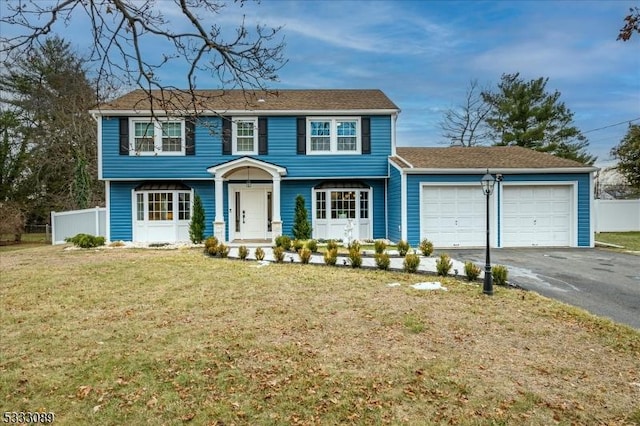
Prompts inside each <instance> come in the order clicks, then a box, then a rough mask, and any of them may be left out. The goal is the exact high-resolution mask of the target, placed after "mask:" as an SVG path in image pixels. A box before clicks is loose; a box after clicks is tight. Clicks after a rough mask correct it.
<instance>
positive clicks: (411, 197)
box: [389, 168, 591, 247]
mask: <svg viewBox="0 0 640 426" xmlns="http://www.w3.org/2000/svg"><path fill="white" fill-rule="evenodd" d="M482 176H483V174H478V175H408V176H407V222H408V223H407V235H408V240H409V243H410V244H411V245H412V246H415V245H416V244H419V242H420V183H421V182H429V183H468V182H477V183H478V191H481V189H480V179H481V178H482ZM391 180H393V168H392V179H391ZM553 181H555V182H574V181H575V182H578V186H577V188H578V194H577V200H578V203H577V209H578V212H577V224H576V226H577V229H576V234H577V237H578V238H577V239H578V247H589V246H590V241H591V216H590V210H589V208H590V200H589V173H573V174H571V173H566V174H565V173H553V174H521V175H515V174H514V175H509V174H504V180H503V182H505V183H506V182H530V183H531V184H535V182H553ZM501 194H502V191H501V188H500V187H497V188H496V189H495V192H494V196H497V197H501ZM389 201H390V203H392V201H391V191H390V195H389ZM497 204H498V209H500V206H501V200H500V198H498V203H497ZM389 208H390V211H391V208H392V206H389ZM391 217H392V215H391V213H389V218H390V222H389V223H390V229H391ZM500 217H501V212H500V210H498V218H497V226H498V227H497V229H500V223H499V218H500ZM492 226H493V225H492ZM390 238H391V237H390ZM391 239H393V238H391ZM498 241H499V243H500V241H501V238H500V235H498Z"/></svg>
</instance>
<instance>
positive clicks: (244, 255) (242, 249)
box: [238, 246, 249, 260]
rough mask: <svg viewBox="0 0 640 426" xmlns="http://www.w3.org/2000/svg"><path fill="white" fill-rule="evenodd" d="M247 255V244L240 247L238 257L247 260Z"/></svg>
mask: <svg viewBox="0 0 640 426" xmlns="http://www.w3.org/2000/svg"><path fill="white" fill-rule="evenodd" d="M247 256H249V249H248V248H247V246H240V247H238V257H239V258H240V260H245V259H246V258H247Z"/></svg>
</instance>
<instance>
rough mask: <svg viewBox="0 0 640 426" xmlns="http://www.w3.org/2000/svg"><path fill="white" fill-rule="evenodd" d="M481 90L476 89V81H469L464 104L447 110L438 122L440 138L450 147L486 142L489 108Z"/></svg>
mask: <svg viewBox="0 0 640 426" xmlns="http://www.w3.org/2000/svg"><path fill="white" fill-rule="evenodd" d="M482 91H483V89H480V88H479V87H478V81H477V80H471V82H470V83H469V89H468V90H467V93H466V97H465V103H464V104H463V105H460V106H459V107H457V108H451V109H448V110H447V111H446V112H445V115H444V118H443V120H442V121H441V122H440V128H441V129H442V136H443V137H445V138H446V139H447V140H448V141H450V144H451V145H452V146H465V147H469V146H474V145H482V144H484V143H486V142H487V138H488V136H489V133H488V129H487V127H486V125H485V117H486V116H487V114H489V111H490V110H491V106H490V105H488V104H486V103H485V102H484V101H483V99H482V96H481V93H482Z"/></svg>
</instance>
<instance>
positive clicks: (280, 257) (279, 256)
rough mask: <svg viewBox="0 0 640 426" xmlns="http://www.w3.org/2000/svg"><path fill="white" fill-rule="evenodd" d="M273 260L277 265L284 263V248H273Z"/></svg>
mask: <svg viewBox="0 0 640 426" xmlns="http://www.w3.org/2000/svg"><path fill="white" fill-rule="evenodd" d="M273 259H274V260H275V261H276V263H282V262H284V247H282V246H276V247H274V248H273Z"/></svg>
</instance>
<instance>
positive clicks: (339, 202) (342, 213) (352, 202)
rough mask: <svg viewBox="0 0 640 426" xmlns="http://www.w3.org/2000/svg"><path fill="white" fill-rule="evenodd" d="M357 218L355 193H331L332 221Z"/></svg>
mask: <svg viewBox="0 0 640 426" xmlns="http://www.w3.org/2000/svg"><path fill="white" fill-rule="evenodd" d="M355 218H356V193H355V191H331V219H355Z"/></svg>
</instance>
